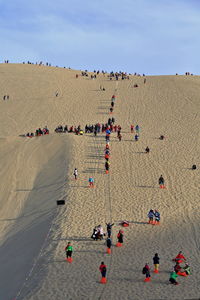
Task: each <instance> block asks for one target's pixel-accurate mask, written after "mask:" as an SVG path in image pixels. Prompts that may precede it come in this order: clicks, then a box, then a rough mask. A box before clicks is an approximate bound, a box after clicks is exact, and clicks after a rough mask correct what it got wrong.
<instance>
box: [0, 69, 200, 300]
mask: <svg viewBox="0 0 200 300" xmlns="http://www.w3.org/2000/svg"><path fill="white" fill-rule="evenodd" d="M76 73H79V74H80V71H73V70H67V69H60V68H53V67H44V66H41V67H39V66H34V65H11V64H6V65H4V64H2V65H0V84H1V87H2V97H3V95H4V94H9V95H10V99H9V100H8V101H3V100H1V101H0V120H1V127H0V162H1V173H0V174H1V197H0V204H1V205H0V221H1V229H0V235H1V247H0V254H1V255H0V260H1V278H3V280H1V284H0V299H5V300H7V299H14V298H16V299H27V300H30V299H31V300H40V299H44V298H45V299H58V300H62V299H180V298H181V299H198V298H199V295H200V291H199V282H200V273H199V267H200V258H199V244H200V238H199V236H200V226H199V212H200V204H199V168H198V169H197V170H196V171H192V170H191V169H190V168H191V166H192V165H193V164H194V163H195V164H196V165H197V166H199V165H200V159H199V151H200V136H199V124H200V115H199V111H200V101H199V92H200V78H199V77H198V76H193V77H192V76H155V77H154V76H149V77H147V83H146V84H145V85H144V84H143V78H140V77H134V76H131V77H130V80H126V81H120V80H119V81H118V82H116V81H110V80H108V78H107V77H106V76H105V77H104V76H103V75H102V74H100V75H99V76H98V78H97V79H96V80H91V79H90V78H86V77H80V76H79V78H78V79H76V78H75V74H76ZM135 83H137V84H138V85H139V87H138V88H136V89H135V88H133V85H134V84H135ZM100 85H103V86H104V87H105V89H106V90H105V91H104V92H103V91H100V89H99V86H100ZM56 91H57V92H58V97H55V92H56ZM112 94H115V95H116V103H115V110H114V117H115V119H116V123H117V124H120V125H121V126H122V141H121V142H119V141H118V139H117V137H116V133H113V134H112V136H111V167H110V173H109V175H106V174H105V171H104V156H103V149H104V146H105V138H104V135H103V134H100V135H98V136H97V137H94V136H93V135H91V134H84V135H83V136H76V135H74V134H56V133H54V132H53V131H54V128H55V127H56V126H57V125H59V124H62V125H65V124H67V125H79V124H81V126H82V127H84V126H85V124H93V123H96V122H100V123H106V122H107V120H108V118H109V114H108V112H109V106H110V99H111V96H112ZM131 123H133V124H134V125H136V124H139V125H140V126H141V136H140V138H139V141H138V142H137V143H136V142H134V140H133V134H131V133H130V124H131ZM45 125H47V126H48V127H49V129H50V134H49V135H48V136H43V137H38V138H35V137H34V138H32V139H29V138H22V137H19V135H21V134H23V133H26V132H31V131H34V130H35V129H36V128H38V127H44V126H45ZM160 134H164V135H165V136H166V139H165V140H164V141H161V140H159V139H158V137H159V136H160ZM147 145H148V146H149V147H150V149H151V152H150V154H149V155H146V154H145V153H143V152H144V149H145V148H146V146H147ZM75 167H77V168H78V171H79V179H78V180H77V181H74V180H73V176H72V173H73V169H74V168H75ZM161 174H163V176H164V178H165V180H166V186H167V188H166V190H161V189H159V187H158V183H157V182H158V177H159V176H160V175H161ZM90 175H93V176H94V178H95V188H94V189H89V188H88V182H87V180H88V177H89V176H90ZM58 199H65V200H66V205H65V206H62V207H59V206H56V200H58ZM151 208H153V209H158V210H159V211H160V212H161V225H160V226H151V225H148V224H146V222H147V213H148V211H149V209H151ZM121 220H129V221H130V227H129V228H126V229H125V230H124V235H125V242H124V246H123V247H122V248H120V249H118V248H116V247H113V248H112V255H110V256H108V255H107V254H106V253H105V250H106V247H105V241H99V242H94V241H92V240H91V239H90V236H91V233H92V229H93V227H94V226H95V225H98V224H102V225H103V226H104V228H105V223H106V222H109V221H112V222H114V223H115V226H114V228H113V243H114V244H115V243H116V235H117V232H118V231H119V229H120V226H119V225H118V224H119V222H120V221H121ZM68 241H71V242H72V244H73V247H74V254H73V258H74V261H73V263H72V264H68V263H67V262H66V261H65V253H64V247H65V246H66V244H67V242H68ZM180 250H182V251H183V252H184V255H185V256H186V257H187V259H188V262H189V263H190V265H191V268H192V275H191V276H189V277H187V278H178V281H179V282H180V285H179V286H171V285H169V284H168V279H169V272H170V271H171V269H172V267H173V263H172V261H171V259H172V258H173V257H174V256H175V255H176V254H177V253H178V251H180ZM156 252H158V253H159V256H160V258H161V263H160V274H159V275H157V274H156V275H154V274H152V281H151V282H150V283H144V281H143V280H144V275H142V267H143V265H144V264H145V263H146V262H149V264H150V266H151V269H153V264H152V257H153V256H154V254H155V253H156ZM102 260H103V261H104V262H105V263H106V264H107V267H108V275H107V280H108V283H107V284H106V285H101V284H99V280H100V274H99V270H98V267H99V264H100V262H101V261H102Z"/></svg>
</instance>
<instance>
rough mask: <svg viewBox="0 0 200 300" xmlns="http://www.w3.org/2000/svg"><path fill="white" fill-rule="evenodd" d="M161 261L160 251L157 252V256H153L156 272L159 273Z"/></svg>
mask: <svg viewBox="0 0 200 300" xmlns="http://www.w3.org/2000/svg"><path fill="white" fill-rule="evenodd" d="M159 261H160V258H159V257H158V253H155V256H154V257H153V264H154V273H158V269H159Z"/></svg>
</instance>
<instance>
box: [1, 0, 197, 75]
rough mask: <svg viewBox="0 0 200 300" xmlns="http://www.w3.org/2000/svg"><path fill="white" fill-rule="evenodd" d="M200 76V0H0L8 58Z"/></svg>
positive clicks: (3, 42) (80, 67)
mask: <svg viewBox="0 0 200 300" xmlns="http://www.w3.org/2000/svg"><path fill="white" fill-rule="evenodd" d="M6 59H9V61H10V62H13V63H18V62H23V61H25V62H26V61H28V60H29V61H31V62H34V63H35V62H39V61H43V62H44V63H46V62H49V63H51V64H52V65H54V66H55V65H57V66H60V67H63V66H65V67H71V68H72V69H77V70H85V69H87V70H91V71H93V70H105V71H108V72H109V71H125V72H128V73H134V72H137V73H140V74H143V73H145V74H146V75H161V74H164V75H165V74H166V75H167V74H175V73H178V74H183V73H185V72H187V71H189V72H191V73H194V74H200V0H121V1H119V0H85V1H84V0H70V1H69V0H54V1H52V0H31V1H28V0H0V62H4V60H6Z"/></svg>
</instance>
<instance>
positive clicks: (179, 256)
mask: <svg viewBox="0 0 200 300" xmlns="http://www.w3.org/2000/svg"><path fill="white" fill-rule="evenodd" d="M174 261H176V262H178V263H182V262H183V261H186V258H185V256H184V255H183V253H182V251H180V252H179V253H178V255H177V256H176V257H175V259H174Z"/></svg>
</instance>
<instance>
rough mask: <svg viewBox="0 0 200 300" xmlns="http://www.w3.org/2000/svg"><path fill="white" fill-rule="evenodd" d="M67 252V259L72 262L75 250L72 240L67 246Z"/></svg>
mask: <svg viewBox="0 0 200 300" xmlns="http://www.w3.org/2000/svg"><path fill="white" fill-rule="evenodd" d="M65 252H66V260H67V261H68V262H69V263H71V262H72V252H73V247H72V245H71V243H70V242H68V244H67V246H66V247H65Z"/></svg>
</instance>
